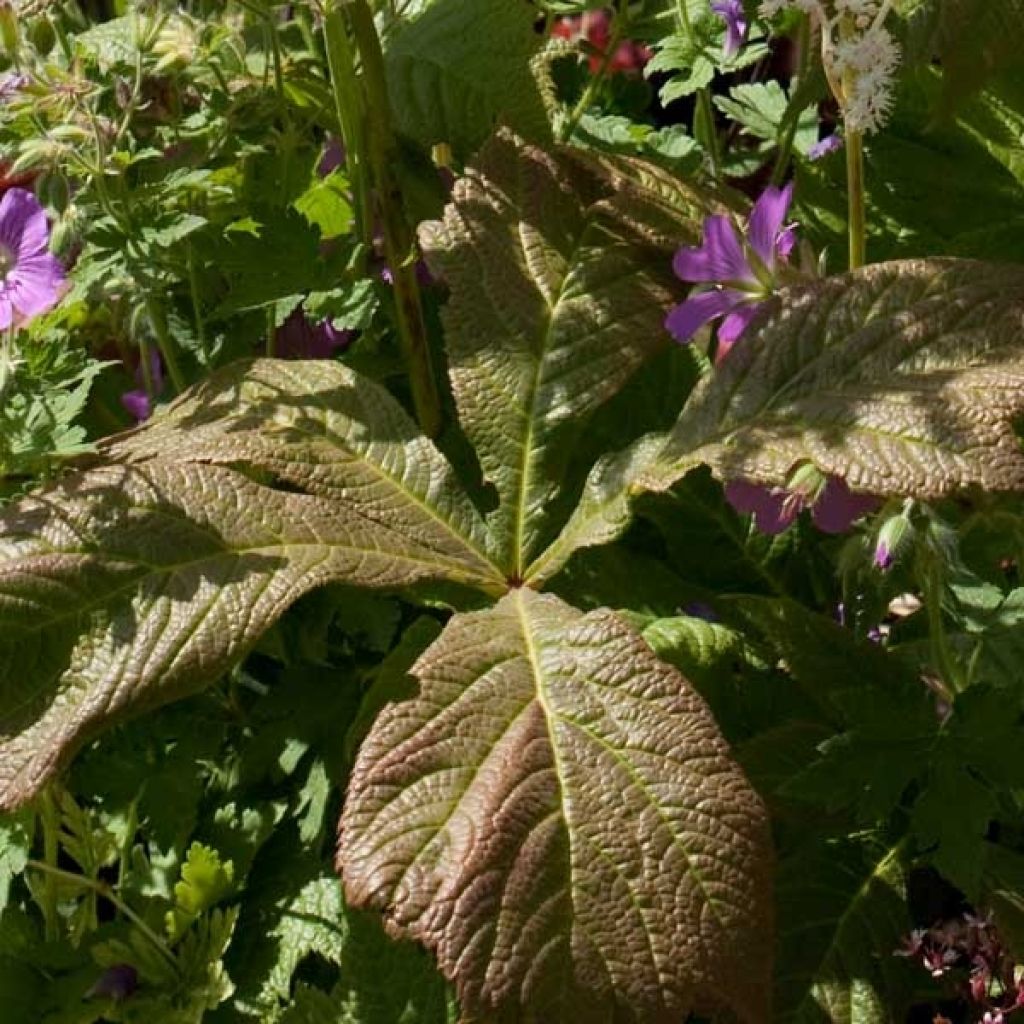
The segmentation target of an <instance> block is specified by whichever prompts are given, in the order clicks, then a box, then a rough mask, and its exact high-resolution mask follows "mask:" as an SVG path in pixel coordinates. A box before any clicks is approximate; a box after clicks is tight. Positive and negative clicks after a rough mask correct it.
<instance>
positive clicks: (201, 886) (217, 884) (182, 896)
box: [166, 843, 235, 942]
mask: <svg viewBox="0 0 1024 1024" xmlns="http://www.w3.org/2000/svg"><path fill="white" fill-rule="evenodd" d="M234 882H235V867H234V865H233V864H232V863H231V861H227V862H226V863H223V864H222V863H221V860H220V855H219V854H218V853H217V851H216V850H214V849H212V848H211V847H209V846H204V845H203V844H202V843H193V844H192V845H191V846H190V847H189V848H188V853H187V854H186V855H185V863H184V864H182V866H181V879H180V881H179V882H178V883H177V884H176V885H175V886H174V904H175V905H174V909H173V910H169V911H168V912H167V916H166V928H167V937H168V938H169V939H170V940H171V941H172V942H176V941H177V940H178V939H180V938H181V937H182V936H183V935H184V934H185V932H186V931H187V930H188V928H189V927H190V926H191V925H192V923H193V922H194V921H195V920H197V919H198V918H199V916H200V915H201V914H204V913H205V912H206V911H207V910H209V909H211V908H212V907H213V906H214V905H215V904H217V903H219V902H220V901H221V900H222V899H224V898H225V897H226V896H227V895H228V894H229V893H230V892H231V891H232V889H233V888H234Z"/></svg>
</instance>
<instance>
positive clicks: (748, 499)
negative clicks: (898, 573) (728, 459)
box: [725, 476, 880, 536]
mask: <svg viewBox="0 0 1024 1024" xmlns="http://www.w3.org/2000/svg"><path fill="white" fill-rule="evenodd" d="M725 497H726V500H727V501H728V502H729V504H730V505H732V507H733V508H734V509H736V511H737V512H742V513H744V514H746V515H751V516H753V517H754V526H755V527H756V528H757V529H758V530H759V531H760V532H761V533H766V534H769V535H772V536H773V535H775V534H778V533H782V532H783V530H786V529H788V528H789V527H790V526H791V525H792V524H793V522H794V520H795V519H796V517H797V516H798V515H799V514H800V512H801V511H802V510H803V509H805V508H810V510H811V520H812V522H813V523H814V525H815V526H816V527H817V528H818V529H819V530H821V531H822V533H846V531H847V530H849V529H850V527H851V526H853V524H854V523H855V522H856V521H857V520H858V519H860V518H861V517H863V516H865V515H867V514H868V513H869V512H873V511H874V510H875V509H876V508H878V506H879V504H880V501H879V499H878V498H876V497H875V496H874V495H873V494H855V493H854V492H853V491H851V490H850V488H849V487H847V486H846V481H845V480H842V479H840V478H839V477H836V476H829V477H825V482H824V484H823V486H821V487H820V489H819V490H818V492H817V493H816V494H814V493H808V492H806V491H804V490H801V489H799V488H798V489H794V490H787V489H786V488H784V487H771V488H769V487H764V486H762V485H761V484H755V483H752V482H751V481H750V480H730V481H729V482H728V483H727V484H726V485H725Z"/></svg>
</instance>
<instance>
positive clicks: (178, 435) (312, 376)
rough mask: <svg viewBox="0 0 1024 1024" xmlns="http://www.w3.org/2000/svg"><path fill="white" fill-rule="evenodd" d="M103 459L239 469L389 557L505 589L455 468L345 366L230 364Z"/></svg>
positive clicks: (377, 389) (385, 396)
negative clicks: (398, 555)
mask: <svg viewBox="0 0 1024 1024" xmlns="http://www.w3.org/2000/svg"><path fill="white" fill-rule="evenodd" d="M186 439H187V444H183V441H185V440H186ZM109 452H110V454H111V455H113V457H114V458H116V459H119V460H127V461H131V462H140V461H143V462H144V461H146V460H149V459H152V458H174V459H176V460H177V461H178V462H182V461H185V460H187V461H189V462H196V463H219V464H224V465H236V464H238V463H242V464H244V465H246V466H249V467H252V468H254V469H258V470H262V471H265V472H267V473H270V474H272V475H273V477H274V478H275V479H278V480H282V481H284V482H286V483H287V484H288V485H289V486H291V487H292V488H300V489H301V490H303V491H305V492H307V493H308V494H310V495H319V496H321V497H323V498H325V499H330V501H331V503H332V507H339V508H346V509H350V510H351V512H352V513H353V514H355V515H357V516H359V517H360V518H361V519H365V520H366V522H367V523H373V524H377V525H379V527H380V528H381V529H382V530H384V531H385V532H386V533H387V534H388V535H389V536H393V537H394V539H393V540H391V541H389V542H388V543H390V544H395V545H397V547H396V550H401V549H402V547H404V546H405V544H406V541H404V540H401V539H400V538H408V539H410V540H412V543H413V546H414V547H417V548H428V547H429V548H432V549H434V550H436V553H437V557H438V560H439V562H442V561H443V562H450V563H451V564H452V565H453V566H454V564H455V563H459V564H461V566H462V567H463V568H462V569H460V570H457V571H456V573H455V575H456V576H461V575H462V573H463V570H464V571H465V576H464V577H463V579H464V581H465V582H469V581H470V580H471V579H475V580H476V581H477V583H478V584H479V585H480V586H481V587H482V589H484V590H488V591H490V592H491V593H500V592H502V591H503V590H504V589H505V587H504V581H503V579H502V578H501V575H500V573H499V571H498V570H497V569H496V568H495V567H494V565H493V564H492V563H491V562H490V560H489V558H488V555H487V549H488V547H489V545H490V540H489V537H488V534H487V530H486V527H485V526H484V524H483V521H482V520H481V518H480V515H479V513H478V512H477V510H476V508H475V507H474V506H473V504H472V503H471V502H470V500H469V498H468V497H467V496H466V494H465V492H464V491H463V489H462V488H461V486H460V485H459V483H458V481H457V480H456V479H455V474H454V472H453V470H452V468H451V466H450V465H449V464H448V463H447V461H446V460H445V459H444V457H443V456H442V455H441V453H440V452H438V450H437V449H436V448H435V447H434V445H433V444H432V443H431V442H430V441H429V440H428V439H427V438H426V437H424V436H423V434H422V433H421V432H420V430H419V428H418V427H417V426H416V424H415V423H413V421H412V420H411V419H410V418H409V416H408V415H407V414H406V412H405V410H403V409H402V407H401V406H400V405H399V404H398V402H397V401H395V399H394V398H392V396H391V395H390V394H389V393H388V392H387V391H385V390H384V388H382V387H381V386H380V385H379V384H376V383H375V382H374V381H372V380H369V379H368V378H366V377H362V376H360V375H359V374H357V373H355V372H354V371H352V370H351V369H350V368H348V367H346V366H344V365H342V364H341V363H336V362H330V361H328V360H311V361H308V362H294V361H287V360H273V359H258V360H254V361H252V362H238V363H234V364H232V365H231V366H228V367H225V368H224V369H223V370H221V371H220V372H219V373H215V374H213V375H212V376H210V377H209V378H208V379H207V380H205V381H203V382H201V383H200V384H198V385H196V386H195V387H193V388H191V389H190V390H189V391H188V392H187V393H186V394H184V395H182V396H181V398H179V399H178V400H177V401H175V402H173V403H172V404H171V405H170V406H168V407H167V409H166V410H164V412H163V413H162V414H161V416H160V417H159V418H158V419H157V420H155V421H153V423H152V424H151V425H149V426H147V427H146V428H145V429H144V430H140V431H136V432H134V433H132V434H130V435H128V436H126V437H124V438H123V439H121V440H118V441H115V443H114V444H113V445H111V446H110V448H109ZM354 582H357V583H362V582H363V581H362V580H355V581H354Z"/></svg>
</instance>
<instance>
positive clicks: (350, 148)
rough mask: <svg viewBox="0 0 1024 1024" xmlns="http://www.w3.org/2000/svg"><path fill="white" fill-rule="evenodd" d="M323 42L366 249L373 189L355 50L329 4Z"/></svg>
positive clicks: (337, 13)
mask: <svg viewBox="0 0 1024 1024" xmlns="http://www.w3.org/2000/svg"><path fill="white" fill-rule="evenodd" d="M324 43H325V48H326V50H327V67H328V70H329V71H330V76H331V91H332V92H333V93H334V105H335V108H336V110H337V113H338V126H339V127H340V129H341V137H342V140H343V141H344V143H345V167H346V169H347V171H348V180H349V185H350V186H351V188H352V192H353V195H354V197H355V218H356V235H357V237H358V238H359V240H360V241H361V242H362V243H363V245H364V246H366V250H367V252H369V250H370V248H371V247H372V245H373V189H372V187H371V185H370V174H369V168H368V166H367V154H366V133H365V131H364V121H363V110H362V102H361V100H360V97H359V81H358V78H357V77H356V61H355V53H354V52H353V50H352V44H351V42H350V41H349V36H348V28H347V26H346V25H345V19H344V17H343V16H342V14H341V11H340V9H339V8H337V7H331V8H330V9H329V10H328V11H327V13H326V14H325V15H324Z"/></svg>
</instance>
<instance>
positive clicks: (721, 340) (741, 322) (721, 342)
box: [715, 302, 762, 363]
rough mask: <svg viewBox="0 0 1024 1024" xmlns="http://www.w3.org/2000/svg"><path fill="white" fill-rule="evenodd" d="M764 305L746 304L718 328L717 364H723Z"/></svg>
mask: <svg viewBox="0 0 1024 1024" xmlns="http://www.w3.org/2000/svg"><path fill="white" fill-rule="evenodd" d="M761 306H762V303H760V302H753V303H745V304H744V305H742V306H739V307H737V308H736V309H734V310H733V311H732V312H731V313H730V314H729V315H728V316H727V317H726V318H725V319H724V320H723V321H722V322H721V324H719V326H718V350H717V352H716V353H715V362H716V363H719V362H721V361H722V360H723V359H724V358H725V357H726V356H727V355H728V354H729V350H730V349H731V348H732V347H733V345H735V344H736V342H737V341H739V339H740V335H741V334H742V333H743V332H744V331H745V330H746V329H747V326H748V324H749V323H750V321H751V320H753V319H754V317H755V316H757V314H758V312H759V311H760V309H761Z"/></svg>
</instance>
